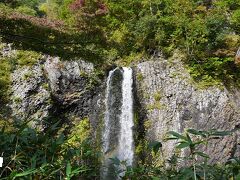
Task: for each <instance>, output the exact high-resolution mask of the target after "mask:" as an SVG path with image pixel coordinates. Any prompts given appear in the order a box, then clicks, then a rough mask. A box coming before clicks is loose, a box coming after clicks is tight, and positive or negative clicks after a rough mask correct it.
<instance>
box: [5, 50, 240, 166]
mask: <svg viewBox="0 0 240 180" xmlns="http://www.w3.org/2000/svg"><path fill="white" fill-rule="evenodd" d="M9 53H10V54H11V53H14V52H13V51H12V52H11V51H9V50H7V49H5V50H4V52H2V55H4V56H8V55H9ZM133 69H134V80H135V86H134V91H135V98H136V99H135V101H136V102H137V103H135V104H136V105H138V106H139V107H138V108H136V109H138V110H139V109H140V110H141V111H139V112H137V113H138V114H139V119H138V121H141V122H142V124H143V125H144V129H145V130H144V131H145V138H146V139H147V140H149V141H151V140H157V141H160V142H162V139H163V138H164V136H165V134H166V132H167V131H170V130H173V131H177V132H183V131H184V129H186V128H195V129H198V130H208V129H218V130H233V129H236V128H239V126H240V111H239V106H240V92H239V90H238V89H236V88H231V90H230V89H228V88H226V87H225V86H223V85H222V86H212V87H208V88H199V87H198V85H197V84H196V83H194V82H193V81H192V79H191V77H190V74H189V73H188V72H187V70H186V68H185V67H184V65H183V63H182V62H181V56H179V55H175V56H173V57H172V58H170V59H164V58H161V57H154V58H152V59H149V60H144V61H143V62H140V63H138V64H136V65H134V66H133ZM106 74H107V72H106ZM11 77H12V85H11V87H10V91H11V94H10V100H11V102H10V103H9V104H8V106H9V107H10V109H11V111H12V116H13V117H14V118H15V119H17V120H18V119H19V120H20V119H37V120H38V121H36V122H34V123H33V125H34V126H36V127H44V126H47V124H46V123H45V122H51V118H54V117H57V118H60V119H62V121H64V122H71V121H73V120H78V121H80V120H81V119H83V118H86V117H87V118H89V120H90V124H91V127H92V132H94V133H93V134H94V135H95V137H96V136H97V132H96V131H97V129H98V128H99V127H100V126H101V124H102V119H103V117H104V109H105V107H104V97H105V88H106V76H105V77H102V78H99V77H98V76H96V68H95V67H94V65H93V64H91V63H87V62H84V61H82V60H71V61H60V60H59V58H57V57H49V56H43V57H42V58H41V59H40V60H39V61H38V62H37V63H36V64H34V65H33V66H22V67H20V66H19V67H17V68H16V70H14V72H13V73H12V75H11ZM95 77H96V78H95ZM39 125H40V126H39ZM135 126H136V125H135ZM135 129H136V130H137V128H135ZM239 135H240V134H239V133H237V132H236V133H234V134H233V135H232V136H226V137H224V138H222V139H216V140H212V143H211V144H210V146H209V148H208V149H205V151H206V152H207V153H208V154H210V155H211V159H210V161H211V162H213V163H215V162H226V161H227V160H228V159H229V158H231V157H233V156H238V157H239V156H240V142H239V141H240V140H239ZM173 147H174V142H167V143H163V153H164V157H166V158H168V157H169V156H171V155H172V153H173V150H174V148H173Z"/></svg>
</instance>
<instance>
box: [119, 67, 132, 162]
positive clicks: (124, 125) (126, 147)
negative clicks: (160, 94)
mask: <svg viewBox="0 0 240 180" xmlns="http://www.w3.org/2000/svg"><path fill="white" fill-rule="evenodd" d="M132 84H133V79H132V69H131V68H126V67H123V82H122V94H123V97H122V98H123V100H122V111H121V117H120V127H121V129H120V140H119V151H118V154H119V156H118V158H119V159H120V160H121V161H124V160H126V161H127V165H132V162H133V132H132V127H133V95H132Z"/></svg>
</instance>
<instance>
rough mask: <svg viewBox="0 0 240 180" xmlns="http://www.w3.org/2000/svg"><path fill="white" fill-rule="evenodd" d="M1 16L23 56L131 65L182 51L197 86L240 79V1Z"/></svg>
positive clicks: (78, 0) (69, 3) (158, 0)
mask: <svg viewBox="0 0 240 180" xmlns="http://www.w3.org/2000/svg"><path fill="white" fill-rule="evenodd" d="M0 9H1V11H0V24H1V25H0V29H1V30H0V34H1V36H2V39H3V41H7V42H12V43H14V44H15V46H17V47H19V48H23V49H31V50H34V51H39V52H43V53H47V54H50V55H58V56H61V57H63V58H66V59H69V58H70V57H83V58H84V59H86V60H90V61H92V62H95V63H103V62H105V61H108V62H116V61H118V62H119V61H120V62H121V63H123V64H129V63H131V62H132V61H135V60H136V59H137V58H141V57H144V56H148V55H153V54H154V53H155V52H161V53H162V54H164V55H165V56H171V55H172V53H173V52H174V51H175V50H176V49H179V50H181V51H182V52H183V53H185V54H186V56H187V58H186V60H185V61H186V63H187V65H189V66H190V71H191V73H192V74H193V77H194V78H195V79H196V80H199V79H205V80H208V79H209V78H211V77H213V78H216V77H217V78H218V79H221V80H223V78H225V77H227V76H228V74H230V75H231V76H229V77H231V78H233V79H238V78H236V77H238V74H239V70H238V68H237V67H236V66H235V64H234V56H235V53H236V51H237V49H238V47H239V43H240V36H239V33H240V1H238V0H215V1H212V0H187V1H186V0H151V1H150V0H118V1H115V0H47V1H44V0H34V1H32V0H4V1H3V3H1V4H0ZM223 69H224V70H223ZM227 81H228V80H227Z"/></svg>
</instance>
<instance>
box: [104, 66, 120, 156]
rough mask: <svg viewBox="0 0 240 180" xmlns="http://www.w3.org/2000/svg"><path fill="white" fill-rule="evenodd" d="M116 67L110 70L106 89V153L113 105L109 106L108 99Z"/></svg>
mask: <svg viewBox="0 0 240 180" xmlns="http://www.w3.org/2000/svg"><path fill="white" fill-rule="evenodd" d="M116 69H117V68H115V69H114V70H111V71H110V72H109V75H108V79H107V89H106V98H105V105H106V111H105V117H104V126H105V130H104V132H103V152H104V153H106V152H107V150H108V148H109V136H110V127H109V126H110V123H109V109H110V108H111V107H109V104H108V99H109V92H110V82H111V79H112V75H113V72H114V71H115V70H116Z"/></svg>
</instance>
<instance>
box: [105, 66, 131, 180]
mask: <svg viewBox="0 0 240 180" xmlns="http://www.w3.org/2000/svg"><path fill="white" fill-rule="evenodd" d="M116 69H119V68H116ZM116 69H114V70H112V71H110V72H109V75H108V79H107V88H106V99H105V101H106V102H105V104H106V112H105V117H104V121H105V122H104V126H105V128H104V132H103V153H104V154H105V156H106V157H105V162H104V166H107V164H108V163H106V162H108V160H107V159H108V158H114V157H109V156H108V153H109V149H111V148H110V147H111V144H110V138H111V137H110V136H111V135H110V134H111V132H110V131H111V118H110V110H111V105H109V102H108V101H109V98H111V95H110V91H111V88H112V87H111V81H112V78H113V76H114V71H115V70H116ZM121 72H122V76H123V80H122V85H121V87H122V89H121V91H122V99H121V102H122V105H121V112H120V113H121V114H119V115H120V118H119V126H120V127H119V128H120V130H119V134H118V143H117V147H116V149H115V150H116V151H115V153H113V155H114V154H115V155H114V156H115V157H117V158H118V159H119V160H120V161H126V163H127V165H128V166H131V165H132V164H133V158H134V151H133V147H134V141H133V131H132V128H133V126H134V123H133V92H132V85H133V78H132V69H131V68H127V67H123V68H122V70H121ZM115 98H117V97H115ZM116 113H117V112H116ZM110 154H111V153H110ZM120 168H121V167H120ZM108 171H111V170H108V169H105V170H103V175H102V178H101V179H104V180H105V179H113V178H108V174H109V172H108ZM123 174H124V172H123V173H121V174H120V176H122V175H123ZM115 179H119V177H117V178H115Z"/></svg>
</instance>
